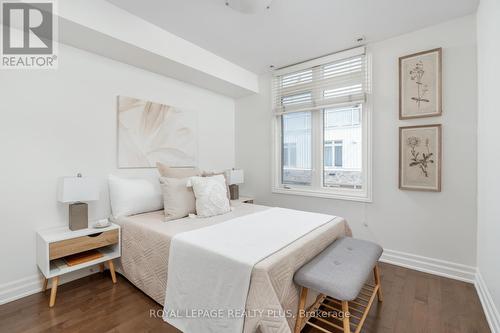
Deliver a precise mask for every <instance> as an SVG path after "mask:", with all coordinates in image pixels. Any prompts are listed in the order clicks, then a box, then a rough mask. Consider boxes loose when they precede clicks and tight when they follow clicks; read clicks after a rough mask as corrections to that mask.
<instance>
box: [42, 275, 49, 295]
mask: <svg viewBox="0 0 500 333" xmlns="http://www.w3.org/2000/svg"><path fill="white" fill-rule="evenodd" d="M48 283H49V280H48V279H47V278H43V287H42V291H43V292H46V291H47V284H48Z"/></svg>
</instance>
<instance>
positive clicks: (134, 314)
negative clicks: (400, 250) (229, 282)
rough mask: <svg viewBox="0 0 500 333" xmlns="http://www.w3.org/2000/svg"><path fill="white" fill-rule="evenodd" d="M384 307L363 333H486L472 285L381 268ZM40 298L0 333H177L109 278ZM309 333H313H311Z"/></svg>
mask: <svg viewBox="0 0 500 333" xmlns="http://www.w3.org/2000/svg"><path fill="white" fill-rule="evenodd" d="M381 280H382V288H383V293H384V302H383V303H378V302H374V304H373V307H372V309H371V311H370V314H369V315H368V317H367V319H366V322H365V325H364V328H363V330H362V332H363V333H375V332H376V333H412V332H418V333H448V332H449V333H488V332H490V330H489V328H488V324H487V322H486V318H485V316H484V313H483V311H482V308H481V304H480V301H479V298H478V296H477V294H476V290H475V288H474V286H473V285H471V284H468V283H465V282H460V281H455V280H450V279H446V278H442V277H438V276H434V275H430V274H425V273H421V272H417V271H413V270H409V269H406V268H402V267H398V266H393V265H388V264H381ZM49 293H50V291H47V292H46V293H45V294H43V293H38V294H36V295H32V296H28V297H25V298H23V299H20V300H17V301H14V302H11V303H8V304H5V305H2V306H0V333H4V332H5V333H7V332H8V333H20V332H23V333H41V332H43V333H45V332H47V333H48V332H50V333H59V332H64V333H66V332H71V333H80V332H81V333H103V332H107V333H128V332H131V333H136V332H147V333H160V332H161V333H179V331H178V330H176V329H175V328H173V327H172V326H170V325H168V324H166V323H165V322H163V320H162V319H161V318H160V317H159V316H160V315H161V314H158V315H157V317H156V318H155V317H154V316H153V317H151V315H150V310H161V309H162V307H161V306H160V305H159V304H157V303H156V302H154V301H153V300H152V299H151V298H149V297H148V296H146V295H145V294H143V293H142V292H141V291H140V290H138V289H137V288H136V287H134V286H133V285H132V284H131V283H129V282H128V281H127V280H126V279H125V278H123V277H121V276H118V283H117V284H112V283H111V281H110V278H109V276H108V273H105V274H94V275H91V276H88V277H86V278H83V279H80V280H77V281H73V282H70V283H67V284H64V285H62V286H60V287H59V289H58V295H57V302H56V306H55V307H54V308H52V309H50V308H49V307H48V295H49ZM305 331H307V332H308V333H313V332H317V331H315V330H313V329H307V330H305Z"/></svg>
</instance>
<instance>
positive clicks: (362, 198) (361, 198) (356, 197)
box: [272, 186, 373, 202]
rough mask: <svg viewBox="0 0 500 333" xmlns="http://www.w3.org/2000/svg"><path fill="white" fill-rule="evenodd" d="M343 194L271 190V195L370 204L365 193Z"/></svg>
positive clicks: (370, 199) (369, 199)
mask: <svg viewBox="0 0 500 333" xmlns="http://www.w3.org/2000/svg"><path fill="white" fill-rule="evenodd" d="M343 192H344V193H340V192H334V191H327V190H325V191H320V190H311V189H301V188H283V187H276V186H274V187H273V188H272V193H278V194H290V195H301V196H306V197H316V198H327V199H337V200H346V201H357V202H372V201H373V200H372V198H371V196H370V195H367V194H366V193H364V192H363V193H345V191H343Z"/></svg>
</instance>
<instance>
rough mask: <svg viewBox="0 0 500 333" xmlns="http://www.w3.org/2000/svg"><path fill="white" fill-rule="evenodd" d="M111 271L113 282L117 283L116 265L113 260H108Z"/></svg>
mask: <svg viewBox="0 0 500 333" xmlns="http://www.w3.org/2000/svg"><path fill="white" fill-rule="evenodd" d="M108 265H109V271H110V272H111V280H113V283H116V273H115V265H114V264H113V260H108Z"/></svg>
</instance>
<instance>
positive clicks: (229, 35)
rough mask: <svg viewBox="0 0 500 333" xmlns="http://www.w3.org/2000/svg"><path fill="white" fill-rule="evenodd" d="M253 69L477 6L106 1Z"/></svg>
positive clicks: (419, 0) (459, 1) (456, 1)
mask: <svg viewBox="0 0 500 333" xmlns="http://www.w3.org/2000/svg"><path fill="white" fill-rule="evenodd" d="M108 1H109V2H111V3H113V4H115V5H117V6H119V7H121V8H123V9H125V10H127V11H129V12H130V13H132V14H134V15H137V16H139V17H141V18H143V19H145V20H147V21H149V22H151V23H153V24H155V25H157V26H159V27H161V28H163V29H165V30H167V31H169V32H171V33H173V34H175V35H177V36H179V37H182V38H184V39H186V40H188V41H190V42H192V43H194V44H197V45H198V46H201V47H202V48H204V49H206V50H208V51H211V52H213V53H215V54H217V55H219V56H221V57H223V58H226V59H227V60H229V61H231V62H234V63H235V64H238V65H240V66H242V67H244V68H247V69H249V70H251V71H254V72H257V73H262V72H265V71H267V70H268V68H269V65H274V66H275V67H281V66H285V65H289V64H293V63H296V62H300V61H303V60H307V59H311V58H315V57H318V56H322V55H325V54H328V53H332V52H335V51H339V50H343V49H346V48H349V47H353V46H355V45H357V44H356V43H355V42H354V40H355V38H356V37H358V36H359V35H364V36H366V39H367V41H368V42H374V41H379V40H383V39H386V38H390V37H393V36H397V35H400V34H403V33H406V32H410V31H414V30H417V29H420V28H423V27H426V26H430V25H434V24H438V23H440V22H444V21H446V20H450V19H452V18H455V17H460V16H463V15H467V14H470V13H473V12H475V10H476V8H477V6H478V2H479V0H274V1H273V3H272V5H271V8H270V9H269V10H263V11H261V12H258V13H256V14H242V13H239V12H237V11H234V10H232V9H230V8H228V7H227V6H225V0H176V1H174V0H141V1H137V0H108Z"/></svg>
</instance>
